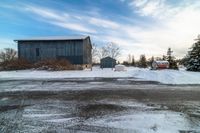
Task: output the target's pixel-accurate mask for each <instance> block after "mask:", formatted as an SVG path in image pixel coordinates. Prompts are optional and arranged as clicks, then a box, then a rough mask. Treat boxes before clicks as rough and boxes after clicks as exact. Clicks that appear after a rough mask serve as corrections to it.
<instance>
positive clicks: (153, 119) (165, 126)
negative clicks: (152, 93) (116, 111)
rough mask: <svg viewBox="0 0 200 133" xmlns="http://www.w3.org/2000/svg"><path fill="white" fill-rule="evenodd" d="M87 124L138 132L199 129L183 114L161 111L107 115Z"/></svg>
mask: <svg viewBox="0 0 200 133" xmlns="http://www.w3.org/2000/svg"><path fill="white" fill-rule="evenodd" d="M87 125H92V126H102V127H110V128H121V129H132V130H135V131H136V132H138V133H147V132H148V133H154V132H162V133H169V132H170V133H172V132H173V133H174V132H177V133H179V131H180V130H188V131H189V130H199V129H200V128H199V127H195V125H192V124H191V123H190V120H188V119H187V118H186V117H185V116H184V115H183V114H181V113H176V112H170V111H162V112H157V113H155V112H154V113H151V112H139V113H135V114H130V115H125V116H116V117H111V116H108V117H106V118H103V119H100V120H95V121H89V122H88V123H87Z"/></svg>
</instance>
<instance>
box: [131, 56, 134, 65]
mask: <svg viewBox="0 0 200 133" xmlns="http://www.w3.org/2000/svg"><path fill="white" fill-rule="evenodd" d="M131 66H135V58H134V56H132V61H131Z"/></svg>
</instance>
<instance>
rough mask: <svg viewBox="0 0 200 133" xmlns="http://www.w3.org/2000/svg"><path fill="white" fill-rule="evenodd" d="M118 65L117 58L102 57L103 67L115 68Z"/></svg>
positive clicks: (101, 63) (101, 64)
mask: <svg viewBox="0 0 200 133" xmlns="http://www.w3.org/2000/svg"><path fill="white" fill-rule="evenodd" d="M115 65H116V60H115V59H113V58H111V57H105V58H102V59H101V62H100V66H101V68H113V67H115Z"/></svg>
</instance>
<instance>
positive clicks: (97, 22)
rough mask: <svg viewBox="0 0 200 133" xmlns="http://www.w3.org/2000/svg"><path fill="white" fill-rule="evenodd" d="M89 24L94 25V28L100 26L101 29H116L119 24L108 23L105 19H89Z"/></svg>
mask: <svg viewBox="0 0 200 133" xmlns="http://www.w3.org/2000/svg"><path fill="white" fill-rule="evenodd" d="M89 22H90V24H93V25H96V26H100V27H103V28H112V29H116V28H119V24H117V23H115V22H113V21H110V20H105V19H99V18H93V17H92V18H90V19H89Z"/></svg>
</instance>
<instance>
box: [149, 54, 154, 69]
mask: <svg viewBox="0 0 200 133" xmlns="http://www.w3.org/2000/svg"><path fill="white" fill-rule="evenodd" d="M154 60H155V59H154V56H152V57H151V58H150V59H149V66H151V68H153V66H152V64H153V62H154Z"/></svg>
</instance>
